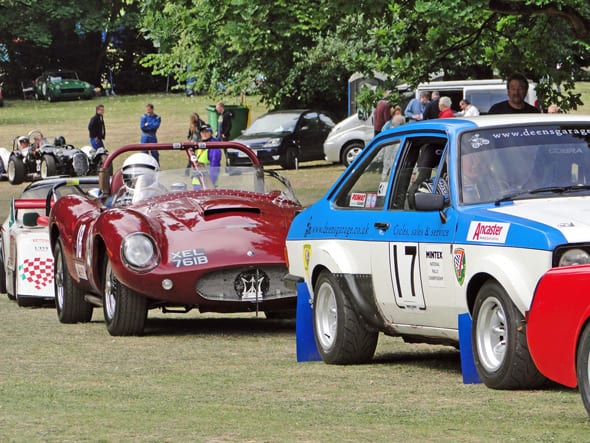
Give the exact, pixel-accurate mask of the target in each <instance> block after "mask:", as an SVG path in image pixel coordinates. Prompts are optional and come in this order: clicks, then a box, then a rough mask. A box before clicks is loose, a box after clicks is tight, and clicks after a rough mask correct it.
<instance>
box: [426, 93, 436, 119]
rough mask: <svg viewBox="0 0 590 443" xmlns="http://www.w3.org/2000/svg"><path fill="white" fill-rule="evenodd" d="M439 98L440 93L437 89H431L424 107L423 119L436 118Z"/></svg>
mask: <svg viewBox="0 0 590 443" xmlns="http://www.w3.org/2000/svg"><path fill="white" fill-rule="evenodd" d="M439 100H440V93H439V92H438V91H432V94H431V95H430V101H429V102H428V104H427V105H426V108H425V109H424V120H432V119H433V118H438V114H439V113H440V110H439V109H438V101H439Z"/></svg>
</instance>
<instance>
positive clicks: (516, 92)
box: [373, 73, 561, 134]
mask: <svg viewBox="0 0 590 443" xmlns="http://www.w3.org/2000/svg"><path fill="white" fill-rule="evenodd" d="M528 89H529V82H528V80H527V78H526V77H525V76H524V75H522V74H518V73H515V74H512V75H511V76H510V77H508V79H507V81H506V94H507V100H504V101H501V102H498V103H495V104H494V105H492V107H491V108H490V109H489V111H488V114H522V113H538V112H539V110H538V109H537V108H535V107H534V106H533V105H531V104H529V103H527V102H526V101H525V98H526V96H527V93H528ZM390 95H391V93H390V92H389V91H388V92H386V94H385V96H384V97H383V99H381V100H380V101H379V102H378V103H377V106H376V107H375V111H374V114H373V125H374V130H375V134H378V133H379V132H381V131H384V130H386V129H389V128H391V127H394V126H399V125H402V124H405V123H412V122H417V121H422V120H431V119H435V118H452V117H474V116H478V115H479V114H480V111H479V109H477V107H476V106H475V105H473V104H472V103H470V101H469V100H468V99H466V98H463V99H462V100H461V101H460V102H459V108H460V109H461V110H460V111H454V110H453V109H452V100H451V98H450V97H447V96H441V95H440V92H439V91H432V92H427V91H422V92H420V94H419V96H418V97H416V98H413V99H412V100H410V102H409V103H408V104H407V106H406V107H405V109H404V110H403V112H402V110H401V108H400V106H399V105H394V104H391V103H390V101H389V97H390ZM547 112H548V113H557V112H561V111H560V109H559V107H558V106H557V105H555V104H552V105H550V106H549V107H548V108H547Z"/></svg>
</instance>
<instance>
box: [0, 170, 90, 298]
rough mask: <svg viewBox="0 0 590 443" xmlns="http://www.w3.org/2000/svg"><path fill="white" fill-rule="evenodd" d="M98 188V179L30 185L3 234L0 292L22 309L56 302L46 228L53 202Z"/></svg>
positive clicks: (12, 207) (15, 201)
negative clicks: (49, 301)
mask: <svg viewBox="0 0 590 443" xmlns="http://www.w3.org/2000/svg"><path fill="white" fill-rule="evenodd" d="M97 186H98V178H97V177H79V178H64V177H56V178H51V179H46V180H39V181H36V182H33V183H31V184H30V185H29V186H27V187H26V188H25V190H24V191H23V193H22V195H21V196H20V197H18V198H14V199H13V200H12V202H11V205H10V212H9V214H8V217H7V218H6V220H5V221H4V223H3V224H2V230H1V232H0V236H1V241H0V291H1V292H5V293H7V294H8V297H9V298H10V299H12V300H16V301H17V303H18V304H19V306H32V305H41V304H43V303H44V302H46V301H48V300H53V299H54V298H55V289H54V284H53V255H52V252H51V248H50V246H49V231H48V228H47V221H48V215H49V211H50V209H51V206H52V204H53V202H54V201H55V200H57V199H58V198H59V197H61V196H63V195H67V194H72V193H80V194H82V193H86V192H87V191H88V190H90V189H91V188H96V187H97Z"/></svg>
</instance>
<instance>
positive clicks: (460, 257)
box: [453, 248, 466, 286]
mask: <svg viewBox="0 0 590 443" xmlns="http://www.w3.org/2000/svg"><path fill="white" fill-rule="evenodd" d="M465 263H466V262H465V250H464V249H463V248H455V250H454V251H453V267H454V268H455V277H457V281H458V282H459V285H460V286H462V285H463V282H464V281H465Z"/></svg>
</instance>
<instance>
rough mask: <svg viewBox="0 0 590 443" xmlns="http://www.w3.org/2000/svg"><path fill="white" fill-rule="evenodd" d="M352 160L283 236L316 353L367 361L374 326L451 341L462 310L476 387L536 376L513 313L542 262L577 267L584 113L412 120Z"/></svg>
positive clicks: (585, 204) (587, 170)
mask: <svg viewBox="0 0 590 443" xmlns="http://www.w3.org/2000/svg"><path fill="white" fill-rule="evenodd" d="M355 165H356V167H355V168H354V169H351V168H348V169H347V170H345V171H344V173H343V175H342V176H341V177H340V178H339V179H338V180H337V181H336V183H335V184H334V185H333V186H332V187H331V189H330V190H329V191H328V193H327V194H326V196H325V197H324V198H322V199H321V200H319V201H318V202H316V203H315V204H313V205H311V206H310V207H308V208H307V209H305V210H304V211H302V212H301V213H300V214H299V215H297V217H295V219H294V220H293V223H292V225H291V228H290V231H289V235H288V237H287V250H288V263H289V266H290V267H289V271H290V275H289V276H288V280H289V281H291V282H305V284H306V285H307V288H308V289H309V291H310V294H312V297H313V316H314V328H315V340H316V343H317V345H318V349H319V352H320V354H321V356H322V358H323V360H324V361H326V362H327V363H332V364H354V363H363V362H368V361H370V360H371V359H372V357H373V354H374V351H375V347H376V344H377V339H378V335H379V332H383V333H385V334H388V335H393V336H400V337H403V339H404V340H406V341H408V342H426V343H439V344H447V345H452V346H457V345H458V340H459V337H458V316H459V315H460V314H463V313H466V312H468V313H470V314H471V316H472V318H473V327H472V343H473V355H474V359H475V364H476V367H477V370H478V374H479V376H480V378H481V380H482V381H483V382H484V383H485V384H486V385H487V386H489V387H492V388H498V389H511V388H523V387H527V386H538V385H539V384H541V383H543V381H544V380H545V378H544V377H543V376H542V375H541V374H540V373H539V372H538V370H537V368H536V366H535V364H534V362H533V360H532V359H531V356H530V354H529V350H528V347H527V341H526V334H525V329H524V328H523V325H524V323H523V322H524V315H525V312H526V311H527V310H528V309H530V306H531V300H532V297H533V292H534V290H535V287H536V285H537V283H538V282H539V279H540V278H541V276H542V275H543V274H544V273H545V272H546V271H547V270H548V269H550V268H553V267H560V266H564V265H570V264H574V263H589V262H590V229H589V227H590V224H589V222H588V220H587V213H588V211H590V116H582V115H577V116H576V115H559V116H557V117H554V116H548V115H542V114H526V115H525V114H522V115H518V116H516V115H514V116H513V115H494V116H492V115H490V116H483V117H475V118H454V119H441V120H430V121H426V122H419V123H412V124H408V125H404V126H400V127H398V128H395V129H393V130H391V131H387V132H385V133H383V134H379V135H377V136H376V137H375V138H374V139H373V141H372V142H371V143H370V145H369V146H367V148H365V149H364V150H363V151H362V152H361V154H360V157H359V158H357V160H356V161H355ZM560 300H561V299H560Z"/></svg>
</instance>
